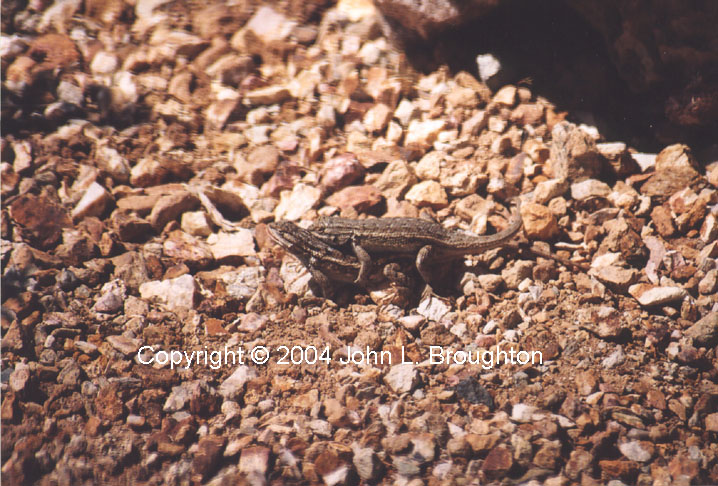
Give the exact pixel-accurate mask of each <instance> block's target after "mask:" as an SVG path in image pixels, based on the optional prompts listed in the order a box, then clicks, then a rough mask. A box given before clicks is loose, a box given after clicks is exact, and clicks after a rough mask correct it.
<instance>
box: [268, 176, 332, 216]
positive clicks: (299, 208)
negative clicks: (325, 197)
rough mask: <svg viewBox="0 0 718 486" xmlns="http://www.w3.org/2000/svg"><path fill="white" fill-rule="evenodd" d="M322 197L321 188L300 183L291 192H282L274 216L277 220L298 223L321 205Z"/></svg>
mask: <svg viewBox="0 0 718 486" xmlns="http://www.w3.org/2000/svg"><path fill="white" fill-rule="evenodd" d="M321 196H322V192H321V190H320V189H319V188H317V187H314V186H310V185H307V184H303V183H299V184H297V185H296V186H294V188H293V189H292V190H291V191H282V193H281V194H280V200H279V205H278V206H277V208H276V209H275V211H274V214H275V216H276V218H277V219H288V220H290V221H296V220H298V219H300V218H301V217H302V216H304V214H305V213H306V212H307V211H309V210H310V209H312V208H313V207H315V206H316V205H317V204H319V200H320V198H321Z"/></svg>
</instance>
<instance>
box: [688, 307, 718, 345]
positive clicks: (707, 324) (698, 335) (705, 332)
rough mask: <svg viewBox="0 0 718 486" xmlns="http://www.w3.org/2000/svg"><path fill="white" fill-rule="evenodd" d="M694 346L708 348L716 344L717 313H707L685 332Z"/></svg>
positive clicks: (717, 335)
mask: <svg viewBox="0 0 718 486" xmlns="http://www.w3.org/2000/svg"><path fill="white" fill-rule="evenodd" d="M684 334H685V335H686V336H687V337H689V338H691V339H693V344H694V345H695V346H700V347H707V348H710V347H711V346H714V345H715V344H716V343H718V312H709V313H708V314H706V316H705V317H703V318H702V319H701V320H700V321H698V322H696V323H695V324H693V325H692V326H691V327H689V328H688V329H686V330H685V332H684Z"/></svg>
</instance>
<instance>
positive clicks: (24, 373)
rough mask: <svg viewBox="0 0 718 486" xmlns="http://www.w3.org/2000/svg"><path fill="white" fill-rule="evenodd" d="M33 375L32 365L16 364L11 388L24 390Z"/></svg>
mask: <svg viewBox="0 0 718 486" xmlns="http://www.w3.org/2000/svg"><path fill="white" fill-rule="evenodd" d="M73 363H74V361H73ZM31 376H32V373H31V372H30V367H29V366H28V365H27V364H25V363H17V364H16V365H15V369H14V370H13V372H12V373H11V374H10V379H9V385H10V389H11V390H13V391H14V392H16V393H19V392H21V391H23V390H24V389H25V386H26V385H27V384H28V383H29V382H30V378H31Z"/></svg>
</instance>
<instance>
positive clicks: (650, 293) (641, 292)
mask: <svg viewBox="0 0 718 486" xmlns="http://www.w3.org/2000/svg"><path fill="white" fill-rule="evenodd" d="M628 293H630V294H631V295H632V296H633V297H634V298H635V299H636V300H637V301H638V302H639V303H640V304H641V305H642V306H645V307H650V306H655V305H666V304H671V303H675V302H678V301H681V300H683V298H684V297H685V296H686V295H688V293H687V292H686V291H685V289H682V288H680V287H665V286H664V287H662V286H656V285H650V284H643V283H639V284H635V285H631V286H630V287H629V288H628Z"/></svg>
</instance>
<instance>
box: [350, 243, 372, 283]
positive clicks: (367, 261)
mask: <svg viewBox="0 0 718 486" xmlns="http://www.w3.org/2000/svg"><path fill="white" fill-rule="evenodd" d="M352 249H353V250H354V255H356V257H357V260H359V264H360V265H361V266H360V267H359V275H357V278H356V280H354V283H355V284H357V285H361V286H362V287H364V286H366V284H367V282H368V280H369V274H370V273H371V267H372V264H371V256H370V255H369V253H367V251H366V250H365V249H364V248H362V247H361V245H359V243H357V242H356V241H354V240H352Z"/></svg>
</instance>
